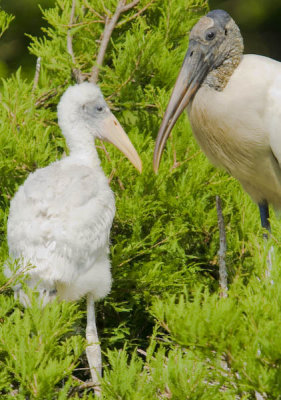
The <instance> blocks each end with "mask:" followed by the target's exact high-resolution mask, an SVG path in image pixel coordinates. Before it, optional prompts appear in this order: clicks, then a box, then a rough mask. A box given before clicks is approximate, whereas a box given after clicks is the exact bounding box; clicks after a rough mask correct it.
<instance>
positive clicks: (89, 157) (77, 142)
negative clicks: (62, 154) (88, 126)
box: [62, 126, 100, 168]
mask: <svg viewBox="0 0 281 400" xmlns="http://www.w3.org/2000/svg"><path fill="white" fill-rule="evenodd" d="M62 133H63V135H64V137H65V139H66V143H67V146H68V149H69V158H70V159H72V160H75V162H77V163H79V164H83V165H86V166H88V167H90V168H96V167H98V166H99V165H100V159H99V156H98V152H97V149H96V146H95V140H94V137H93V136H92V135H91V134H89V132H88V131H83V130H82V129H81V128H80V129H79V127H75V126H74V127H68V128H65V129H63V132H62Z"/></svg>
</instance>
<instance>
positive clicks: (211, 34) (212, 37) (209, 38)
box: [205, 32, 216, 40]
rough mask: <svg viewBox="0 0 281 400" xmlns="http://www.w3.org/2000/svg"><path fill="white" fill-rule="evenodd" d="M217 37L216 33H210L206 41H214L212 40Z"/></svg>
mask: <svg viewBox="0 0 281 400" xmlns="http://www.w3.org/2000/svg"><path fill="white" fill-rule="evenodd" d="M215 36H216V35H215V32H208V33H207V35H206V37H205V39H206V40H212V39H214V37H215Z"/></svg>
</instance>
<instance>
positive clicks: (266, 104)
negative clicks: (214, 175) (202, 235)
mask: <svg viewBox="0 0 281 400" xmlns="http://www.w3.org/2000/svg"><path fill="white" fill-rule="evenodd" d="M185 108H187V113H188V116H189V120H190V123H191V126H192V130H193V133H194V135H195V138H196V140H197V141H198V143H199V145H200V146H201V148H202V149H203V151H204V152H205V154H206V155H207V157H208V158H209V159H210V161H211V162H212V163H213V164H215V165H216V166H219V167H223V168H225V169H226V170H227V171H228V172H229V173H230V174H231V175H233V176H234V177H235V178H236V179H238V180H239V181H240V182H241V184H242V186H243V188H244V189H245V191H246V192H247V193H248V194H249V195H250V196H251V197H252V199H253V200H254V202H256V203H257V204H258V205H259V209H260V216H261V223H262V226H263V227H264V228H266V229H267V230H268V231H270V224H269V212H268V204H269V203H271V204H272V205H273V206H274V207H275V208H280V206H281V134H280V129H281V128H280V127H281V63H279V62H277V61H274V60H272V59H270V58H266V57H262V56H258V55H243V39H242V36H241V34H240V31H239V28H238V26H237V25H236V24H235V22H234V21H233V19H232V18H231V17H230V15H229V14H228V13H227V12H225V11H222V10H214V11H211V12H209V13H208V14H207V15H206V16H204V17H202V18H201V19H200V20H199V21H198V22H197V24H196V25H195V26H194V27H193V29H192V31H191V32H190V36H189V48H188V51H187V53H186V55H185V58H184V61H183V65H182V68H181V71H180V73H179V75H178V78H177V81H176V84H175V87H174V89H173V92H172V95H171V98H170V101H169V104H168V107H167V110H166V112H165V115H164V118H163V121H162V124H161V127H160V130H159V132H158V136H157V140H156V146H155V151H154V169H155V171H156V172H157V170H158V168H159V163H160V159H161V155H162V152H163V149H164V146H165V143H166V140H167V138H168V136H169V134H170V132H171V130H172V128H173V126H174V124H175V123H176V121H177V119H178V117H179V116H180V114H181V113H182V112H183V110H184V109H185Z"/></svg>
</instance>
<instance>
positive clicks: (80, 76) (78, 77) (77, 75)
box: [67, 0, 84, 83]
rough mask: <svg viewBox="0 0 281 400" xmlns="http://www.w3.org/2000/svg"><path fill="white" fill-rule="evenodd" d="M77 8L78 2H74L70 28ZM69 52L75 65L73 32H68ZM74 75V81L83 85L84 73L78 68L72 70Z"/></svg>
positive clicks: (73, 0) (74, 0)
mask: <svg viewBox="0 0 281 400" xmlns="http://www.w3.org/2000/svg"><path fill="white" fill-rule="evenodd" d="M75 7H76V0H72V6H71V13H70V18H69V24H68V26H70V27H71V26H73V20H74V16H75ZM67 51H68V54H70V56H71V59H72V63H73V64H75V63H76V60H75V55H74V52H73V46H72V35H71V30H70V29H68V30H67ZM72 74H73V77H74V79H75V80H76V82H77V83H81V82H83V81H84V76H83V74H82V72H81V71H80V70H79V69H78V68H72Z"/></svg>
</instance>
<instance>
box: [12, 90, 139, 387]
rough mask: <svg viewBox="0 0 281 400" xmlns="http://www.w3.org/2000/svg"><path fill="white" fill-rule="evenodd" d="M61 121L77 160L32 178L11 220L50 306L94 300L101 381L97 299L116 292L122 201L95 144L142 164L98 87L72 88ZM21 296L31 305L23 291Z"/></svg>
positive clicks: (17, 245) (92, 335) (16, 251)
mask: <svg viewBox="0 0 281 400" xmlns="http://www.w3.org/2000/svg"><path fill="white" fill-rule="evenodd" d="M58 123H59V125H60V127H61V129H62V133H63V135H64V136H65V139H66V142H67V145H68V147H69V152H70V154H69V156H68V157H66V158H64V159H62V160H60V161H56V162H54V163H53V164H51V165H49V166H48V167H46V168H42V169H38V170H37V171H35V172H34V173H32V174H30V175H29V177H28V178H27V179H26V181H25V182H24V184H23V185H22V186H20V188H19V190H18V192H17V193H16V195H15V197H14V198H13V200H12V201H11V207H10V214H9V219H8V245H9V253H10V256H11V258H12V259H18V260H19V261H18V262H19V265H20V267H21V269H22V270H23V271H25V273H26V274H27V283H28V285H29V286H30V287H32V288H36V290H37V291H38V292H39V293H40V297H41V298H42V301H43V303H46V302H48V301H49V300H51V299H52V298H53V297H54V296H58V297H59V298H60V299H63V300H76V299H79V298H80V297H82V296H84V295H88V327H87V330H88V331H87V337H88V341H89V344H90V345H89V347H88V349H87V350H88V352H87V355H88V360H89V364H90V367H91V368H92V370H91V372H92V378H93V380H94V381H95V383H97V374H96V372H98V374H100V373H101V357H100V349H99V346H98V343H97V342H98V337H97V332H96V325H95V317H94V303H93V301H95V300H98V299H100V298H102V297H104V296H105V295H107V294H108V292H109V290H110V287H111V273H110V261H109V258H108V253H109V234H110V228H111V224H112V220H113V217H114V214H115V201H114V195H113V193H112V191H111V189H110V187H109V184H108V181H107V178H106V177H105V175H104V173H103V171H102V169H101V167H100V160H99V157H98V154H97V151H96V148H95V145H94V140H95V138H96V137H98V138H100V139H104V140H107V141H110V142H111V143H113V144H115V145H116V146H117V147H118V148H119V149H120V150H121V151H123V153H124V154H125V155H126V156H127V157H128V158H129V159H130V161H131V162H132V163H133V164H134V165H135V167H136V168H137V169H138V170H139V171H141V160H140V158H139V157H138V154H137V152H136V150H135V149H134V147H133V145H132V144H131V142H130V140H129V138H128V137H127V135H126V134H125V132H124V131H123V129H122V127H121V125H120V124H119V122H118V121H117V119H116V118H115V117H114V116H113V114H112V113H111V112H110V110H109V108H108V107H107V105H106V103H105V101H104V99H103V96H102V94H101V92H100V90H99V88H98V87H97V86H95V85H93V84H90V83H87V82H86V83H82V84H80V85H75V86H72V87H70V88H68V89H67V91H66V92H65V94H64V95H63V96H62V98H61V101H60V103H59V105H58ZM30 265H31V268H30ZM6 273H7V275H9V274H10V271H9V270H8V269H7V270H6ZM15 294H16V296H17V297H19V299H20V300H21V302H22V303H24V305H28V303H29V299H28V296H27V295H26V294H25V293H24V291H23V290H22V288H21V286H18V287H16V288H15ZM93 342H94V344H93ZM91 345H93V346H92V347H91ZM91 352H92V353H93V354H92V356H91V354H90V353H91Z"/></svg>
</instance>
